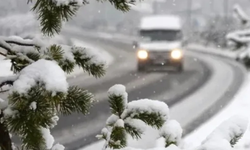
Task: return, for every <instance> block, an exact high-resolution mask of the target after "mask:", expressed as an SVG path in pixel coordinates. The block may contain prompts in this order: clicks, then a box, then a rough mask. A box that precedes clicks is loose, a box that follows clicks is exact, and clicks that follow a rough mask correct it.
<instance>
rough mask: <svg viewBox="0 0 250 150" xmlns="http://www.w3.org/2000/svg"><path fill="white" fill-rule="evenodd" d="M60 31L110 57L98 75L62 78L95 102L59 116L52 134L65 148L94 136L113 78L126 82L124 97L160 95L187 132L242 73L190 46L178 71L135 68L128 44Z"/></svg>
mask: <svg viewBox="0 0 250 150" xmlns="http://www.w3.org/2000/svg"><path fill="white" fill-rule="evenodd" d="M65 34H66V35H67V36H70V37H74V38H77V39H79V40H84V41H85V42H89V43H91V44H93V45H98V46H99V47H102V48H103V49H105V50H107V51H108V52H109V53H111V54H112V55H113V56H114V59H115V60H114V63H113V64H111V66H110V67H109V68H108V69H107V73H106V75H105V76H104V77H102V78H100V79H95V78H93V77H87V78H86V77H85V76H81V75H79V76H76V77H75V78H69V79H68V81H69V83H70V84H71V85H77V86H80V87H82V88H85V89H88V90H89V91H91V92H93V93H94V94H95V95H96V98H97V99H98V100H99V102H98V103H96V104H95V105H94V107H93V108H92V109H91V111H90V114H89V115H87V116H83V115H80V114H73V115H71V116H63V117H60V120H59V122H58V126H57V127H56V128H55V129H53V130H52V134H53V135H54V136H55V138H56V140H57V142H60V143H61V144H64V145H65V146H66V148H67V149H72V150H73V149H77V148H80V147H83V146H86V145H88V144H90V143H92V142H95V141H97V139H96V138H95V135H96V134H98V133H99V132H100V130H101V128H102V127H104V125H105V122H106V119H107V118H108V117H109V115H110V112H109V106H108V102H107V94H106V91H107V90H108V89H109V87H110V86H112V85H114V84H124V85H125V86H126V88H127V91H128V94H129V100H130V101H131V100H136V99H140V98H150V99H158V100H162V101H165V102H166V103H167V104H168V105H169V107H170V110H171V117H172V118H173V119H176V120H178V121H179V122H180V123H181V125H182V126H183V128H184V130H185V133H188V132H190V131H192V130H193V129H194V128H195V127H197V126H198V125H199V124H200V123H202V122H203V121H205V120H206V119H207V118H208V117H210V116H211V115H213V114H214V113H215V112H216V111H218V110H219V109H218V108H221V107H223V106H224V105H225V104H226V103H227V102H228V101H229V100H230V98H231V97H232V96H233V95H234V93H235V92H236V90H237V87H239V86H240V85H241V82H242V81H243V79H244V71H243V70H244V69H242V67H241V66H239V65H237V64H236V63H235V62H232V61H231V60H227V59H222V58H218V57H215V56H209V55H204V54H198V53H194V52H187V53H186V54H187V56H188V57H187V58H186V59H185V71H184V72H183V73H181V74H179V73H166V72H150V73H137V72H136V71H135V70H136V56H135V52H134V50H133V49H132V44H131V45H129V44H126V43H122V42H117V41H116V42H112V41H110V40H105V39H101V38H98V37H88V36H83V35H81V33H71V34H70V33H65ZM195 91H197V92H195ZM199 93H200V94H199ZM208 110H216V111H208ZM152 138H154V137H153V136H152Z"/></svg>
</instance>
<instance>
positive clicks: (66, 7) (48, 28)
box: [28, 0, 136, 36]
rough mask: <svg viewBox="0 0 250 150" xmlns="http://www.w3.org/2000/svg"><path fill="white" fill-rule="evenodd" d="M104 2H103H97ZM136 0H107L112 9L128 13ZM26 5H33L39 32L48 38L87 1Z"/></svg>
mask: <svg viewBox="0 0 250 150" xmlns="http://www.w3.org/2000/svg"><path fill="white" fill-rule="evenodd" d="M97 1H101V2H103V1H105V0H97ZM135 1H136V0H109V2H110V3H111V4H112V5H114V7H115V8H116V9H118V10H121V11H128V10H129V9H130V4H134V3H135ZM28 3H34V6H33V8H32V10H33V11H35V12H36V13H37V14H38V19H39V21H40V25H41V31H42V32H43V33H45V34H46V35H48V36H53V35H54V34H58V33H59V32H60V31H61V28H62V25H63V22H64V21H68V20H69V19H70V18H71V17H72V16H75V15H76V13H77V11H78V9H79V8H80V7H81V6H82V5H85V4H88V1H87V0H35V1H34V0H28Z"/></svg>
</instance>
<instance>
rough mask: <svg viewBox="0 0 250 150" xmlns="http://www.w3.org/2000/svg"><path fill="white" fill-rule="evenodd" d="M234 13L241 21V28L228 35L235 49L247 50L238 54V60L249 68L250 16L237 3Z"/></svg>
mask: <svg viewBox="0 0 250 150" xmlns="http://www.w3.org/2000/svg"><path fill="white" fill-rule="evenodd" d="M234 14H235V16H236V17H237V18H238V20H239V21H240V23H241V29H239V30H238V31H233V32H230V33H229V34H228V35H227V40H228V41H229V42H231V43H232V45H233V46H234V47H233V49H234V50H235V51H239V50H245V49H247V52H245V53H242V54H240V55H239V56H238V58H237V61H240V62H242V63H243V64H244V65H245V66H246V67H247V68H250V52H249V43H250V36H249V35H250V30H249V27H250V24H249V23H250V17H249V16H248V15H247V14H246V13H245V11H244V10H243V9H242V8H241V7H240V5H235V7H234Z"/></svg>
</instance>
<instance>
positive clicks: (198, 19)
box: [0, 0, 250, 47]
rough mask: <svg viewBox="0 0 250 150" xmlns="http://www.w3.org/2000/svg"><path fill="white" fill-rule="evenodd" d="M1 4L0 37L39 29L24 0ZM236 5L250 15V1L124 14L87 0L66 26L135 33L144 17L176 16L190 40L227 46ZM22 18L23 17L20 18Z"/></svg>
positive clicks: (171, 2) (178, 2) (146, 6)
mask: <svg viewBox="0 0 250 150" xmlns="http://www.w3.org/2000/svg"><path fill="white" fill-rule="evenodd" d="M0 2H1V6H0V7H1V8H0V34H2V35H13V34H14V35H18V34H21V33H25V31H24V30H29V32H30V31H31V28H32V29H33V28H34V30H35V29H37V28H38V25H37V23H36V22H35V21H34V20H33V21H32V17H33V15H32V14H27V13H28V11H29V9H30V5H27V0H0ZM235 4H239V5H240V6H241V7H242V9H243V10H244V11H245V12H246V13H248V14H250V10H249V9H247V6H249V5H250V1H249V0H145V1H142V2H137V3H136V5H135V6H133V7H132V9H131V11H129V12H127V13H124V12H120V11H117V10H116V9H115V8H113V6H111V5H110V4H109V3H107V2H103V3H100V2H96V1H90V4H89V5H86V6H84V7H82V8H81V9H80V11H79V12H78V15H77V16H76V17H75V18H73V20H71V21H70V22H69V23H68V24H71V25H74V26H78V27H81V28H85V29H88V30H101V31H105V32H116V33H123V34H136V27H137V24H138V23H139V20H140V17H142V16H144V15H148V14H163V13H164V14H166V13H167V14H177V15H179V16H181V17H182V19H183V24H185V25H184V26H185V29H184V33H185V35H186V36H187V38H188V40H189V41H191V42H192V41H196V42H200V43H202V44H205V45H216V46H219V47H226V46H227V41H226V39H225V35H226V34H227V33H228V32H230V31H232V30H235V29H239V28H240V26H241V24H240V22H238V21H237V20H236V18H235V17H234V15H233V8H234V6H235ZM22 15H23V16H25V17H20V16H22ZM18 19H19V20H18ZM20 19H21V20H20ZM13 20H18V21H16V22H15V21H13ZM6 21H9V23H6ZM20 24H21V25H20Z"/></svg>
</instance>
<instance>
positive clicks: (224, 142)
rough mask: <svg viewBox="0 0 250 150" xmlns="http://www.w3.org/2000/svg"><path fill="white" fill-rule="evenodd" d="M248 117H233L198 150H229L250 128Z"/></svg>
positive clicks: (216, 130) (215, 131)
mask: <svg viewBox="0 0 250 150" xmlns="http://www.w3.org/2000/svg"><path fill="white" fill-rule="evenodd" d="M248 122H249V120H248V117H244V116H238V115H236V116H233V117H231V118H229V119H228V120H226V121H224V122H223V123H222V124H221V125H220V126H218V127H217V128H216V129H215V130H214V131H213V132H212V133H211V134H210V135H209V136H208V137H207V138H206V140H205V141H204V142H203V143H202V145H201V146H200V147H198V150H204V149H220V150H229V149H232V148H233V147H234V145H235V144H236V143H237V142H238V141H239V140H240V138H241V137H242V136H243V134H244V133H245V132H246V130H247V127H248Z"/></svg>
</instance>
